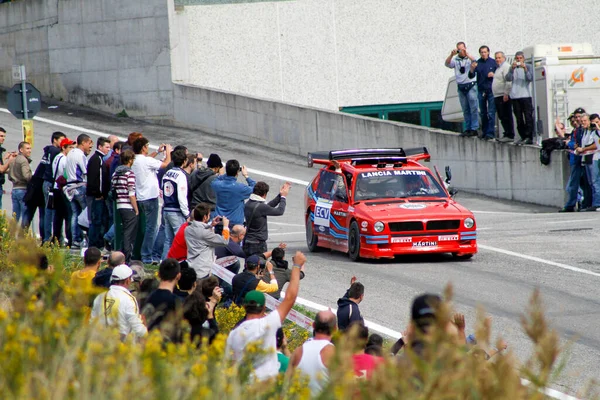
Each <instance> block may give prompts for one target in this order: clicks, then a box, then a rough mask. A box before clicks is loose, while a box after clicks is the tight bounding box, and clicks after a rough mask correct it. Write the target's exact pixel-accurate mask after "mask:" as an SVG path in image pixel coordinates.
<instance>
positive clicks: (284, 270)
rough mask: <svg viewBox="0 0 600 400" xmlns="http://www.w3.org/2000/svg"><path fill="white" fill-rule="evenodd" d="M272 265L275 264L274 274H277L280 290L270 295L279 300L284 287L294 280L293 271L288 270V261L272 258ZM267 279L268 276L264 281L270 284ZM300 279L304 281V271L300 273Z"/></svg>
mask: <svg viewBox="0 0 600 400" xmlns="http://www.w3.org/2000/svg"><path fill="white" fill-rule="evenodd" d="M271 263H273V272H274V273H275V279H277V286H279V289H278V290H277V291H276V292H273V293H269V294H270V295H271V296H273V297H275V298H276V299H277V300H279V298H280V297H281V291H282V290H283V285H285V284H286V283H289V282H290V280H291V279H292V270H291V269H289V268H288V262H287V261H286V260H276V259H274V258H272V259H271ZM267 279H268V276H264V277H263V280H264V281H265V282H267V283H268V282H269V281H267ZM300 279H304V271H300Z"/></svg>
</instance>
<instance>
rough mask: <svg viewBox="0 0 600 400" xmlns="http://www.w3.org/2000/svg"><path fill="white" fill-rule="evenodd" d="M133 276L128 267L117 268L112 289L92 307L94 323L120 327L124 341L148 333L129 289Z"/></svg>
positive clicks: (113, 274) (97, 299)
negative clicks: (132, 335) (131, 335)
mask: <svg viewBox="0 0 600 400" xmlns="http://www.w3.org/2000/svg"><path fill="white" fill-rule="evenodd" d="M132 275H133V271H132V270H131V268H129V267H128V266H127V265H125V264H121V265H118V266H116V267H115V268H114V269H113V271H112V275H111V285H110V288H109V289H108V291H107V292H105V293H102V294H99V295H98V296H97V297H96V298H95V299H94V305H93V306H92V321H95V320H98V321H99V323H100V324H102V325H104V326H111V327H114V326H118V328H119V333H120V335H121V340H123V341H124V340H125V339H126V338H127V336H128V335H129V334H130V333H133V334H134V335H135V337H136V338H141V337H143V336H145V335H146V334H147V333H148V329H147V328H146V326H145V325H144V322H143V321H142V317H141V316H140V308H139V306H138V303H137V300H136V299H135V297H134V296H133V295H132V294H131V293H130V292H129V289H128V287H129V285H130V284H131V279H132V278H131V277H132Z"/></svg>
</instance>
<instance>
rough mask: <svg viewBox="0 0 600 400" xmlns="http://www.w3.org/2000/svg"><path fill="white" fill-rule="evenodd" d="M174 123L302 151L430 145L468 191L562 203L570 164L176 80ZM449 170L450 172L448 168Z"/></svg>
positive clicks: (559, 157) (533, 151)
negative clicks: (547, 162)
mask: <svg viewBox="0 0 600 400" xmlns="http://www.w3.org/2000/svg"><path fill="white" fill-rule="evenodd" d="M174 94H175V103H174V110H175V114H174V120H175V123H176V124H178V125H181V126H185V127H190V128H194V129H200V130H202V131H204V132H208V133H211V134H216V135H220V136H225V137H230V138H232V139H237V140H241V141H245V142H252V143H256V144H260V145H264V146H267V147H271V148H275V149H278V150H282V151H286V152H290V153H293V154H297V155H306V153H307V152H310V151H317V150H331V149H341V148H359V147H398V146H401V147H417V146H426V147H427V148H428V149H429V151H430V152H431V154H432V158H433V164H435V165H437V166H438V168H439V167H443V166H445V165H450V166H451V167H452V171H453V184H454V185H455V186H456V187H458V188H459V189H462V190H464V191H467V192H471V193H478V194H483V195H487V196H491V197H497V198H500V199H507V200H518V201H524V202H528V203H535V204H541V205H547V206H556V207H561V206H562V205H563V204H564V201H565V197H564V196H565V194H564V193H565V192H564V187H565V183H566V179H567V178H568V171H569V170H568V168H569V167H568V161H567V160H566V157H565V156H564V154H563V153H562V152H555V153H553V157H552V163H551V164H550V165H549V166H544V165H542V164H541V163H540V161H539V148H536V147H533V146H513V145H501V144H500V143H488V142H483V141H481V140H477V139H472V138H468V139H463V138H459V137H457V136H456V134H453V133H449V132H444V131H440V130H435V129H429V128H423V127H419V126H413V125H408V124H402V123H394V122H383V121H381V120H376V119H371V118H365V117H360V116H354V115H348V114H343V113H337V112H331V111H327V110H319V109H315V108H308V107H300V106H296V105H292V104H285V103H280V102H274V101H269V100H264V99H259V98H251V97H246V96H240V95H237V94H235V93H228V92H222V91H216V90H209V89H205V88H201V87H195V86H190V85H178V84H176V85H175V92H174ZM442 171H443V170H442Z"/></svg>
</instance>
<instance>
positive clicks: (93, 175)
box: [86, 137, 110, 249]
mask: <svg viewBox="0 0 600 400" xmlns="http://www.w3.org/2000/svg"><path fill="white" fill-rule="evenodd" d="M109 150H110V141H109V140H108V139H106V138H103V137H101V138H99V139H98V141H97V142H96V152H95V153H94V154H93V155H92V156H91V157H90V159H89V161H88V164H87V187H86V200H87V210H88V219H89V221H90V242H89V244H90V246H94V247H97V248H99V249H101V248H103V247H104V234H105V233H106V231H107V230H108V227H106V228H107V229H104V228H105V225H106V221H108V210H107V209H106V198H107V197H108V191H109V190H110V178H109V177H108V170H107V169H106V168H104V167H103V163H104V156H105V155H107V154H108V151H109Z"/></svg>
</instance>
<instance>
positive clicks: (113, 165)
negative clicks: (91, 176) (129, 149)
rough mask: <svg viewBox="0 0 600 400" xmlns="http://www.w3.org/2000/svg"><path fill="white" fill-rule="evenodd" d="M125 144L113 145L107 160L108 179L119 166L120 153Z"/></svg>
mask: <svg viewBox="0 0 600 400" xmlns="http://www.w3.org/2000/svg"><path fill="white" fill-rule="evenodd" d="M126 143H127V142H117V143H115V144H114V146H113V153H112V156H111V158H109V159H108V161H110V164H108V165H109V170H108V173H109V174H110V177H111V178H112V176H113V174H114V173H115V170H116V169H117V167H118V166H119V165H121V152H122V151H123V150H125V149H124V147H125V144H126ZM107 163H108V162H107Z"/></svg>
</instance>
